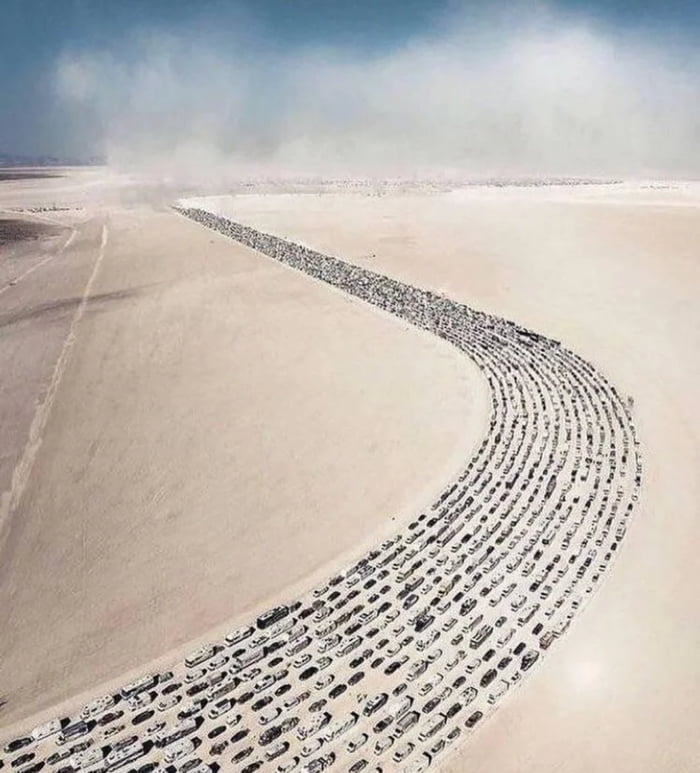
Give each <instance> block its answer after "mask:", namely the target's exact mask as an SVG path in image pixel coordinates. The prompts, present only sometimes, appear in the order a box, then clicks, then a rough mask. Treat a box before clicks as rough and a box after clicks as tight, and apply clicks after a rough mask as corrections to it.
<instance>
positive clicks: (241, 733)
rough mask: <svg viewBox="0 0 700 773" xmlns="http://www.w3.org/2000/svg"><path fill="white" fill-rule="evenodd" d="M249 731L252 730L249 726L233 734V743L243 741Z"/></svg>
mask: <svg viewBox="0 0 700 773" xmlns="http://www.w3.org/2000/svg"><path fill="white" fill-rule="evenodd" d="M249 733H250V730H248V728H247V727H244V728H243V729H242V730H239V731H238V732H236V733H234V734H233V735H232V736H231V743H238V742H239V741H242V740H243V739H244V738H245V737H246V736H247V735H248V734H249ZM251 751H252V749H251ZM241 759H243V758H241Z"/></svg>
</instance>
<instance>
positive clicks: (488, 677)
mask: <svg viewBox="0 0 700 773" xmlns="http://www.w3.org/2000/svg"><path fill="white" fill-rule="evenodd" d="M497 675H498V671H496V669H495V668H490V669H489V670H488V671H487V672H486V673H485V674H484V675H483V676H482V677H481V682H480V683H479V684H481V686H482V687H488V686H489V685H490V684H491V682H493V680H494V679H495V678H496V676H497Z"/></svg>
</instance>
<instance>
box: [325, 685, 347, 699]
mask: <svg viewBox="0 0 700 773" xmlns="http://www.w3.org/2000/svg"><path fill="white" fill-rule="evenodd" d="M347 689H348V686H347V685H346V684H337V685H336V686H335V687H334V688H333V689H332V690H331V691H330V692H329V693H328V697H329V698H338V697H339V696H341V695H342V694H343V693H344V692H345V691H346V690H347Z"/></svg>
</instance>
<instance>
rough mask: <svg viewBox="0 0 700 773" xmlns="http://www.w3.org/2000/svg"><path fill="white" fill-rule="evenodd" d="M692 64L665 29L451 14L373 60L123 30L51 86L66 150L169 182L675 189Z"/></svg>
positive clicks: (249, 28)
mask: <svg viewBox="0 0 700 773" xmlns="http://www.w3.org/2000/svg"><path fill="white" fill-rule="evenodd" d="M223 21H224V20H221V22H222V24H223ZM699 60H700V57H699V56H698V53H697V48H696V47H694V46H693V45H692V44H691V42H690V41H684V40H683V39H682V38H680V39H679V38H678V36H676V37H675V38H673V39H671V38H669V36H668V35H666V34H665V33H664V32H663V30H657V29H646V30H645V29H642V28H640V29H636V30H635V29H629V28H628V29H612V28H611V27H610V26H609V25H606V24H604V23H602V22H600V21H598V20H597V19H596V18H595V17H594V16H593V15H591V14H588V15H586V14H583V13H578V14H573V13H571V12H568V13H564V12H563V11H561V10H558V9H557V8H556V7H555V6H550V5H547V4H537V5H534V6H533V5H532V4H525V3H520V4H517V6H516V7H515V8H514V9H513V8H510V9H509V10H507V11H504V10H497V8H496V6H495V4H491V5H490V7H488V8H487V9H486V10H481V11H479V12H475V11H473V10H469V9H468V6H467V5H465V4H461V3H459V4H456V5H454V6H453V7H452V10H451V11H450V12H449V13H446V14H444V15H443V16H442V17H441V18H440V19H439V20H438V21H437V22H436V24H435V25H434V27H433V28H431V29H428V30H426V31H425V32H421V33H417V34H414V35H413V36H411V37H409V38H408V39H406V40H404V41H402V42H401V43H400V44H397V45H395V46H393V47H391V48H390V49H388V50H387V49H381V50H372V49H370V50H359V49H354V48H352V47H350V46H347V47H345V48H343V47H339V46H330V45H329V46H324V45H323V44H322V43H316V44H314V45H311V44H308V43H307V44H305V45H297V46H294V47H290V48H286V49H280V48H279V47H275V46H272V45H268V44H266V42H265V40H264V39H261V36H260V35H259V34H258V31H257V30H256V28H255V25H254V22H253V21H252V20H250V19H246V18H244V17H241V20H240V23H237V24H235V25H230V26H228V27H226V31H225V33H224V32H222V31H221V30H219V29H217V18H216V16H215V15H213V16H211V15H210V16H208V17H207V18H206V19H203V20H202V22H201V24H199V25H197V26H194V27H187V28H183V27H182V26H177V25H175V24H173V26H172V27H168V26H167V25H166V26H156V27H144V28H132V29H130V30H129V31H128V32H126V33H124V34H122V35H121V36H119V37H117V38H116V39H114V40H112V41H110V42H109V44H108V45H107V46H106V47H105V48H102V49H99V50H97V49H89V48H88V49H83V48H79V47H71V46H66V47H65V48H64V50H63V52H62V54H61V55H60V56H59V57H58V59H57V60H56V61H55V63H54V71H53V73H52V78H53V83H54V94H55V99H56V105H57V107H56V109H57V111H58V112H59V113H60V114H61V115H62V116H63V118H64V120H65V122H66V126H67V127H68V128H69V129H70V132H71V133H72V136H73V141H74V142H76V143H80V144H81V145H82V146H83V147H84V146H88V147H91V148H92V149H93V150H95V151H96V152H104V153H105V154H106V156H107V158H108V159H109V161H110V162H111V163H114V164H120V165H128V166H132V167H139V168H141V169H143V168H144V167H147V168H150V169H160V170H162V171H167V172H170V173H180V174H181V175H184V176H188V175H189V176H202V175H204V174H209V175H212V174H213V175H216V176H217V177H219V178H226V177H227V176H229V177H230V176H240V175H241V174H276V175H279V174H283V173H286V174H299V173H302V174H325V175H328V174H363V175H410V176H415V175H420V174H455V173H459V174H465V173H466V174H528V173H533V172H536V173H538V174H545V173H548V174H562V173H564V174H576V175H611V174H612V175H618V174H625V175H630V174H633V175H635V176H642V177H644V176H650V175H667V176H669V175H670V176H673V175H679V174H682V175H683V176H687V175H689V174H697V173H698V172H700V162H699V161H698V158H700V154H698V152H697V151H698V148H699V143H700V139H699V135H698V125H699V123H700V85H699V84H698V80H697V78H696V77H695V74H696V73H697V72H698V71H699V70H700V61H699Z"/></svg>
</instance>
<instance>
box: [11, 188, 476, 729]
mask: <svg viewBox="0 0 700 773" xmlns="http://www.w3.org/2000/svg"><path fill="white" fill-rule="evenodd" d="M32 184H34V185H36V183H32ZM60 184H61V185H65V184H66V183H65V180H62V181H61V182H60ZM8 185H9V184H8ZM22 185H23V186H29V185H30V183H22ZM37 187H38V186H37ZM3 190H8V189H7V188H6V189H3ZM20 193H21V195H20V196H18V197H17V198H18V199H19V200H20V201H28V200H29V199H30V198H31V196H30V195H29V194H28V193H26V192H25V191H24V190H23V191H20ZM5 196H6V198H5V199H4V202H5V205H6V206H7V207H9V206H10V204H11V202H12V201H13V198H12V196H11V194H9V193H6V194H5ZM59 197H60V192H58V193H57V192H56V191H53V190H52V191H51V194H50V195H49V194H47V200H52V199H53V198H59ZM36 199H38V201H39V203H40V202H41V197H40V196H39V197H36V196H35V200H36ZM59 200H60V198H59ZM66 200H67V201H68V203H69V204H70V203H72V202H74V200H73V199H70V198H69V197H67V199H66ZM35 203H37V202H36V201H35ZM50 214H51V216H52V217H53V218H57V219H59V220H60V218H61V217H62V216H63V217H64V218H65V219H66V220H67V221H69V222H71V223H72V224H73V225H74V227H75V228H76V231H77V233H76V236H75V238H74V240H73V241H72V243H71V244H70V245H69V246H68V248H67V249H65V251H64V252H62V253H61V254H57V255H56V257H55V259H54V260H52V261H49V262H47V263H46V264H45V265H43V266H41V267H40V268H38V269H37V270H36V271H34V272H33V273H32V274H30V275H28V276H27V277H26V278H25V279H23V280H22V281H20V282H18V283H17V284H16V285H14V286H11V287H8V290H7V292H5V293H4V295H3V296H0V303H1V304H2V320H3V324H4V335H3V339H2V341H3V348H4V352H3V355H2V356H3V364H2V368H1V370H2V371H3V373H5V374H10V375H11V378H8V377H5V378H4V379H3V396H2V405H3V411H4V412H5V413H6V414H7V415H8V416H12V417H14V422H12V423H10V424H8V423H3V433H4V435H3V442H2V446H3V448H4V449H5V451H6V453H5V458H4V459H3V470H2V471H3V482H4V484H5V486H6V488H8V489H9V485H8V483H9V479H10V477H11V470H15V469H16V467H17V466H19V465H20V464H24V466H25V467H26V463H24V462H23V459H24V457H23V455H24V456H26V455H27V453H29V454H30V459H31V469H30V470H27V471H26V473H23V474H22V476H21V477H22V478H23V480H22V481H21V484H22V485H21V488H22V491H21V499H19V501H17V502H14V501H13V503H12V504H13V506H14V511H13V512H10V513H7V514H6V516H5V520H4V522H3V523H2V527H3V529H2V535H3V537H2V539H3V542H2V558H1V560H0V567H1V569H0V630H2V635H1V637H0V651H1V656H0V684H1V685H2V690H1V692H2V698H3V699H4V701H5V702H6V704H5V706H4V707H3V709H2V715H1V717H0V721H1V723H2V724H3V726H4V725H7V724H9V723H10V722H11V721H12V720H14V719H17V718H20V717H22V716H26V715H28V714H31V713H34V712H36V711H37V710H40V709H42V708H45V707H49V706H52V705H53V704H55V703H57V702H59V701H61V700H63V699H66V698H69V697H71V696H73V695H75V694H76V693H80V692H82V691H84V690H86V689H88V688H91V687H94V686H95V685H97V684H100V683H101V682H103V681H105V680H108V679H113V678H116V677H118V676H121V675H122V674H123V673H124V672H125V671H128V670H130V669H134V668H136V667H137V666H141V665H142V664H144V663H147V662H148V661H150V660H152V659H154V658H156V657H158V656H160V655H162V654H163V653H164V652H167V651H169V650H171V649H172V648H173V647H176V646H178V645H182V644H183V643H184V642H188V641H190V640H191V639H193V638H196V637H197V636H200V635H202V634H203V633H205V632H207V631H209V630H210V629H212V628H215V627H217V626H219V627H220V626H222V625H223V624H224V623H226V624H228V625H230V624H232V622H231V621H232V620H233V621H235V619H236V618H237V617H238V616H240V615H243V614H245V613H250V612H251V611H253V610H255V609H256V608H258V607H260V605H261V604H262V603H263V602H264V601H266V600H267V599H274V598H276V597H277V596H278V595H279V594H281V593H289V592H291V590H292V589H293V588H294V586H295V585H296V584H298V583H300V582H302V581H303V584H304V586H306V585H307V584H308V582H309V578H310V577H311V576H313V575H314V573H317V572H319V571H320V570H321V569H323V570H324V572H325V571H327V568H328V566H330V565H332V564H333V562H334V561H338V560H339V559H341V558H343V557H348V556H352V555H356V554H357V553H358V551H360V550H361V549H362V547H363V546H364V545H366V544H368V543H374V542H376V541H377V540H378V539H379V540H380V539H381V538H382V537H381V535H382V534H383V533H385V532H386V531H387V530H390V529H392V528H394V527H395V525H396V523H397V522H400V521H401V519H402V518H403V519H405V518H406V515H407V513H409V514H410V513H412V512H413V509H414V508H415V506H416V502H418V503H419V504H418V505H417V506H418V507H420V506H421V505H422V504H424V503H425V502H426V501H429V500H430V498H431V497H432V495H433V493H434V491H435V490H436V489H437V488H439V486H440V485H441V484H442V483H443V482H444V480H446V479H447V478H448V477H449V476H450V474H452V473H453V472H454V471H455V468H456V464H457V462H458V461H461V460H462V459H463V458H464V457H465V456H466V455H468V454H469V451H470V448H472V447H473V445H474V444H476V442H477V441H478V440H479V439H480V437H481V435H482V434H483V432H484V416H485V402H484V401H485V388H484V384H483V380H482V378H481V376H480V374H479V372H478V371H477V370H476V368H475V367H473V366H471V365H470V364H469V363H468V362H465V361H464V360H463V358H459V357H458V356H457V354H456V353H455V352H453V351H452V350H451V349H450V348H449V347H447V346H446V345H444V344H441V342H439V341H437V340H436V339H434V338H432V337H428V336H427V335H425V334H421V333H419V332H418V331H416V330H414V329H412V328H410V327H408V326H406V325H401V324H399V323H398V322H397V321H396V320H394V319H393V318H391V317H389V316H387V315H380V314H378V313H367V310H366V309H365V308H362V307H361V306H360V305H358V304H357V303H352V302H350V301H349V300H348V299H346V298H344V297H343V296H341V294H339V293H335V294H334V293H329V292H328V291H327V290H325V289H322V288H321V287H320V286H318V285H315V284H314V283H311V282H309V281H308V280H304V279H303V278H302V277H300V276H298V275H295V274H294V273H293V272H290V271H288V270H284V269H282V268H281V267H279V266H276V265H274V264H273V263H272V262H271V261H269V260H264V259H261V258H260V256H258V255H256V254H255V253H253V252H252V251H250V250H245V249H243V248H241V247H238V246H236V245H233V244H232V243H231V242H230V241H228V240H226V239H224V238H223V237H221V236H215V235H213V234H210V233H207V232H205V231H204V230H203V229H201V228H200V227H198V226H196V225H195V224H193V223H190V222H187V221H186V220H184V219H183V218H182V217H180V216H179V215H177V214H175V213H174V212H172V211H169V210H168V209H167V208H165V207H164V208H162V209H161V211H155V210H154V209H152V208H151V207H144V206H143V205H139V206H127V207H124V206H121V207H118V206H115V205H114V204H111V203H110V204H109V205H107V206H105V205H104V203H102V204H101V205H98V206H94V205H92V206H89V207H88V208H87V209H84V210H82V211H78V212H68V213H66V214H65V215H61V213H60V212H56V213H50ZM40 216H46V213H42V215H40ZM64 243H65V242H64ZM61 246H62V245H60V244H59V245H58V246H56V245H46V246H45V250H48V251H50V249H51V248H54V249H60V248H61ZM27 260H29V258H27ZM88 285H89V286H88ZM76 315H79V318H77V317H76ZM76 320H77V321H76ZM69 337H70V346H69V350H68V351H66V350H65V349H64V348H63V347H64V346H65V342H66V340H68V338H69ZM59 361H60V362H59ZM57 362H58V363H59V365H58V368H59V370H60V373H57V372H56V367H57V366H56V363H57ZM47 395H48V398H49V400H50V405H49V406H48V408H46V407H45V403H46V399H47ZM37 404H38V408H37ZM35 412H36V413H38V414H40V416H41V419H40V421H39V426H34V427H33V428H32V422H33V421H34V414H35ZM30 430H31V435H32V437H31V438H30ZM15 477H17V476H15ZM25 478H26V480H24V479H25ZM14 499H17V497H16V496H14Z"/></svg>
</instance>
